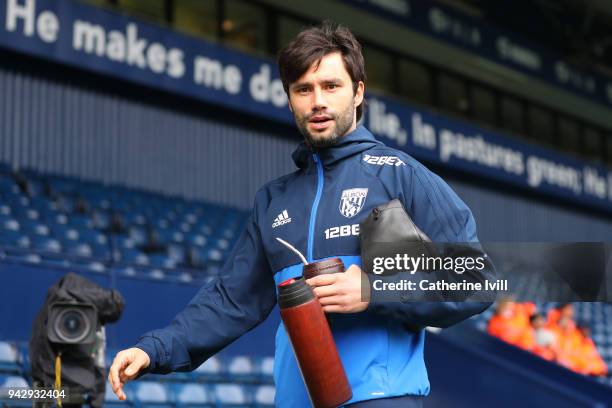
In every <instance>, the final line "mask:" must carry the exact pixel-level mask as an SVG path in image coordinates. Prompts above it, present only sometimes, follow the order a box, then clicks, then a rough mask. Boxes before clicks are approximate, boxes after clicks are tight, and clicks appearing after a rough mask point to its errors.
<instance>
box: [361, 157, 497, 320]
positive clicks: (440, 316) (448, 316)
mask: <svg viewBox="0 0 612 408" xmlns="http://www.w3.org/2000/svg"><path fill="white" fill-rule="evenodd" d="M394 181H395V183H396V184H397V185H396V186H393V187H394V188H393V189H390V190H391V191H396V194H397V196H398V198H399V199H400V200H401V201H402V203H403V205H404V208H405V209H406V211H407V212H408V213H409V214H410V215H411V217H412V219H413V221H414V223H415V224H416V225H417V226H418V227H419V228H420V229H421V230H422V231H423V232H425V234H427V236H428V237H429V238H430V239H431V240H432V241H433V242H434V243H469V244H470V245H469V246H468V250H469V251H470V256H473V257H476V256H483V257H484V258H486V259H487V261H486V263H485V268H484V269H483V270H482V271H479V272H476V276H473V277H472V278H473V279H475V280H477V281H480V282H482V281H483V280H485V279H492V278H493V276H494V274H495V268H494V266H493V264H492V263H491V261H490V259H489V258H488V257H486V256H485V254H484V252H483V251H482V248H481V247H480V244H479V242H478V237H477V235H476V222H475V220H474V216H473V215H472V212H471V211H470V209H469V208H468V207H467V205H466V204H465V203H464V202H463V201H462V200H461V199H460V198H459V197H458V196H457V194H455V192H454V191H453V190H452V189H451V188H450V187H449V186H448V184H446V183H445V182H444V181H443V180H442V179H441V178H440V177H439V176H437V175H435V174H434V173H432V172H430V171H429V170H427V169H426V168H425V167H424V166H422V165H417V166H415V167H408V169H406V170H405V171H403V174H402V175H401V177H398V178H396V179H395V180H394ZM491 303H492V302H482V301H474V300H465V301H460V302H450V301H423V302H415V301H407V302H400V301H398V302H374V303H371V304H370V306H369V310H371V311H373V312H375V313H378V314H381V315H383V316H385V317H388V318H392V319H396V320H400V321H402V322H403V323H404V324H406V326H407V327H409V328H412V329H415V330H418V329H421V328H424V327H426V326H433V327H448V326H451V325H453V324H456V323H459V322H461V321H463V320H465V319H467V318H468V317H470V316H473V315H476V314H478V313H481V312H483V311H484V310H485V309H487V308H488V307H489V306H490V305H491Z"/></svg>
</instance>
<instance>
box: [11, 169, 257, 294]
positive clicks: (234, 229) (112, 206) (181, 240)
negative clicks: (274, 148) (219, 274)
mask: <svg viewBox="0 0 612 408" xmlns="http://www.w3.org/2000/svg"><path fill="white" fill-rule="evenodd" d="M2 169H3V170H2V173H0V198H2V201H1V204H0V248H1V252H0V257H1V258H2V259H4V260H7V261H14V262H25V263H34V264H42V265H51V266H54V267H65V268H75V267H76V268H82V269H85V270H89V271H93V272H99V273H104V272H108V271H109V270H110V269H111V268H113V269H114V270H115V271H116V272H117V273H119V274H123V275H127V276H137V277H143V278H149V279H158V280H164V279H166V280H178V281H182V282H192V281H193V282H194V283H196V284H197V283H201V282H202V280H203V279H204V278H205V277H206V276H211V275H214V273H215V272H216V271H217V270H218V268H219V266H220V265H221V263H222V261H223V259H225V257H226V256H227V254H228V253H229V251H230V250H231V248H232V247H233V244H234V242H235V240H236V239H237V234H238V231H240V230H241V227H242V225H243V223H244V221H245V218H246V215H245V213H244V212H242V211H239V210H236V209H231V208H224V207H220V206H217V205H213V204H210V203H203V202H193V201H191V202H190V201H186V200H184V199H181V198H178V197H170V196H164V195H161V194H152V193H148V192H143V191H137V190H132V189H128V188H123V187H117V186H106V185H103V184H101V183H93V182H87V181H82V180H78V179H75V178H68V177H62V176H56V175H42V174H39V173H37V172H34V171H20V172H16V173H13V172H11V171H10V170H8V167H7V166H3V167H2Z"/></svg>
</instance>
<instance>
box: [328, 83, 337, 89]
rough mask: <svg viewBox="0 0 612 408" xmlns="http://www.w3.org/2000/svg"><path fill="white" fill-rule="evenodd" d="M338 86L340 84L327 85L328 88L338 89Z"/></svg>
mask: <svg viewBox="0 0 612 408" xmlns="http://www.w3.org/2000/svg"><path fill="white" fill-rule="evenodd" d="M337 87H338V84H328V85H327V89H336V88H337Z"/></svg>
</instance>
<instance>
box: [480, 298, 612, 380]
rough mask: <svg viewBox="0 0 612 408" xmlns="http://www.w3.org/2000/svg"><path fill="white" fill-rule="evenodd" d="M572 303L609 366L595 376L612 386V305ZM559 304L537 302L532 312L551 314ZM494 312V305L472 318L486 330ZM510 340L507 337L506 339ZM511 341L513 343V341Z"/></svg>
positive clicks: (577, 319) (582, 324)
mask: <svg viewBox="0 0 612 408" xmlns="http://www.w3.org/2000/svg"><path fill="white" fill-rule="evenodd" d="M571 305H572V306H573V309H574V320H575V321H576V322H577V323H578V324H580V325H581V326H586V327H588V328H590V331H591V336H590V337H591V339H592V340H593V342H594V343H595V346H596V348H597V351H598V352H599V355H600V356H601V357H602V359H603V360H604V362H605V364H606V365H607V368H608V374H607V375H600V376H595V377H593V378H594V379H596V381H598V382H601V383H603V384H607V385H610V386H612V376H610V374H609V372H610V368H611V367H612V327H610V325H607V324H606V322H608V321H610V319H612V305H610V304H606V303H597V302H574V303H571ZM557 306H558V305H557V304H555V303H536V304H534V305H533V306H532V309H533V310H532V311H531V312H532V313H533V312H535V311H537V312H538V313H539V314H541V315H542V316H549V315H550V314H551V312H554V309H555V307H557ZM494 314H495V308H494V307H492V308H489V309H488V310H486V311H485V312H484V313H482V314H481V315H478V316H475V317H474V318H472V320H473V321H474V324H475V325H476V327H477V328H478V329H479V330H481V331H484V332H486V331H487V329H488V328H489V327H490V326H489V322H491V319H492V318H493V317H494ZM530 314H531V313H530ZM508 340H509V339H506V341H508ZM510 342H511V343H512V341H510ZM518 343H520V341H519V342H518ZM519 346H520V344H518V345H517V347H519Z"/></svg>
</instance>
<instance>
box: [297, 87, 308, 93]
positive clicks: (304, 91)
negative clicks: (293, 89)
mask: <svg viewBox="0 0 612 408" xmlns="http://www.w3.org/2000/svg"><path fill="white" fill-rule="evenodd" d="M297 92H298V93H301V94H305V93H306V92H308V88H298V89H297Z"/></svg>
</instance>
